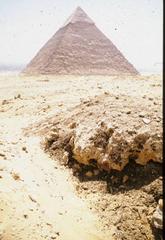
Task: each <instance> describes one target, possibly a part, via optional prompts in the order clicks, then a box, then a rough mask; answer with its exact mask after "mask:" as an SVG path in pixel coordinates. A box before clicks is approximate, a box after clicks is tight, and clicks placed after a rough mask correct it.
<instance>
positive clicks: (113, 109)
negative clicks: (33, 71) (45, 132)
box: [46, 95, 162, 171]
mask: <svg viewBox="0 0 165 240" xmlns="http://www.w3.org/2000/svg"><path fill="white" fill-rule="evenodd" d="M123 98H124V96H121V97H120V100H117V101H115V102H114V96H112V95H111V96H107V95H106V96H105V95H104V96H100V97H96V98H95V99H93V100H90V101H86V102H85V103H82V104H80V105H79V106H77V107H76V108H75V109H73V111H72V112H71V113H69V114H68V115H67V116H61V119H60V121H58V123H57V124H53V127H56V128H55V130H54V131H55V132H56V133H52V135H51V136H50V139H49V140H47V144H48V143H49V144H48V145H47V146H46V149H49V150H50V151H51V153H53V154H55V152H56V151H57V150H58V151H59V150H61V151H63V152H66V153H65V156H66V155H67V156H68V157H72V158H74V159H75V160H77V161H78V162H80V163H83V164H91V163H92V162H93V161H95V162H96V163H97V166H98V168H100V169H104V170H107V171H110V170H111V169H114V170H118V171H122V170H123V168H124V167H125V166H126V165H127V164H128V163H129V161H136V163H138V164H141V165H145V164H147V162H149V161H155V162H159V163H161V162H162V135H161V131H162V130H161V124H160V121H157V118H160V116H159V113H158V112H157V111H155V112H154V113H153V112H149V111H148V108H147V106H146V104H145V105H144V106H142V105H140V104H138V102H135V101H136V100H135V101H132V100H131V99H130V101H129V107H130V109H131V111H128V109H126V110H125V109H124V108H123V103H124V99H125V98H124V99H123ZM128 100H129V99H127V101H128ZM137 108H138V109H139V110H140V111H141V112H143V115H144V116H147V118H148V119H150V123H149V124H148V123H147V124H146V123H145V122H144V121H142V119H141V115H140V116H139V111H137ZM146 110H147V111H146ZM128 112H129V113H128ZM118 113H120V115H121V116H118ZM153 119H154V120H153Z"/></svg>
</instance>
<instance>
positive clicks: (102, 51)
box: [23, 7, 138, 75]
mask: <svg viewBox="0 0 165 240" xmlns="http://www.w3.org/2000/svg"><path fill="white" fill-rule="evenodd" d="M23 72H24V73H27V74H73V75H88V74H91V75H95V74H96V75H97V74H101V75H118V74H130V75H136V74H138V71H137V70H136V69H135V68H134V67H133V65H132V64H131V63H129V62H128V61H127V59H126V58H125V57H124V56H123V55H122V53H121V52H120V51H119V50H118V49H117V48H116V47H115V46H114V44H113V43H112V42H111V41H110V40H109V39H108V38H107V37H106V36H105V35H104V34H103V33H102V32H101V31H100V30H99V29H98V28H97V27H96V25H95V23H94V22H93V21H92V20H91V19H90V18H89V17H88V15H87V14H86V13H85V12H84V11H83V10H82V9H81V8H80V7H78V8H77V9H76V10H75V12H74V13H73V14H72V15H71V16H70V17H69V18H68V20H67V21H66V22H65V24H64V25H63V26H62V27H61V28H60V29H59V30H58V31H57V32H56V33H55V35H54V36H53V37H52V38H51V39H50V40H49V41H48V42H47V43H46V44H45V45H44V46H43V47H42V48H41V50H40V51H39V52H38V54H37V55H36V56H35V57H34V58H33V59H32V61H31V62H30V63H29V64H28V65H27V67H26V68H25V69H24V71H23Z"/></svg>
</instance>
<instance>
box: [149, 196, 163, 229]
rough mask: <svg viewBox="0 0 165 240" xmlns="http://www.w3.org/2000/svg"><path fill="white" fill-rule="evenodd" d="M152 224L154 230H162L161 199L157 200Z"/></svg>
mask: <svg viewBox="0 0 165 240" xmlns="http://www.w3.org/2000/svg"><path fill="white" fill-rule="evenodd" d="M152 222H153V225H154V227H155V228H158V229H163V199H160V200H159V203H158V205H157V208H156V210H155V212H154V214H153V217H152Z"/></svg>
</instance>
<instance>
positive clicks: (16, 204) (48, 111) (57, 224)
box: [0, 75, 162, 240]
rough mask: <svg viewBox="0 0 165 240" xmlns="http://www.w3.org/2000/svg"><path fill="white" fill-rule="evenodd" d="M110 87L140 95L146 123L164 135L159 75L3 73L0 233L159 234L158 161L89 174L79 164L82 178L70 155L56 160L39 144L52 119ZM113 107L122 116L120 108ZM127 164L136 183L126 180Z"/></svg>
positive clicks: (6, 237) (128, 238)
mask: <svg viewBox="0 0 165 240" xmlns="http://www.w3.org/2000/svg"><path fill="white" fill-rule="evenodd" d="M107 94H109V96H111V95H112V96H113V97H114V96H116V97H117V98H119V99H120V98H122V97H123V95H124V97H125V101H126V102H127V103H128V104H129V102H130V100H131V99H132V100H134V106H136V101H137V107H138V106H141V105H142V104H143V103H144V102H145V103H146V106H147V109H144V110H146V111H147V112H148V113H149V117H150V118H149V121H146V120H145V121H144V122H143V124H146V125H150V124H151V125H152V123H153V121H156V123H157V124H158V125H159V127H158V131H159V132H160V133H159V134H160V135H161V131H162V130H161V121H162V78H161V76H159V75H151V76H139V77H126V76H125V77H122V76H121V77H120V76H118V77H108V76H99V77H98V76H81V77H80V76H79V77H76V76H46V75H45V76H31V77H30V76H24V75H20V76H18V75H10V76H9V75H8V76H0V211H1V212H0V239H3V240H16V239H17V240H21V239H22V240H28V239H33V240H35V239H36V240H40V239H42V240H44V239H49V240H50V239H59V240H60V239H61V240H65V239H66V240H69V239H70V240H74V239H75V240H77V239H78V240H81V239H82V240H84V239H86V240H88V239H89V240H97V239H98V240H99V239H100V240H101V239H102V240H106V239H125V240H132V239H134V240H139V239H141V240H145V239H150V240H154V239H159V234H158V232H157V231H155V229H153V227H152V224H151V218H152V215H153V213H154V211H155V209H156V206H157V203H158V200H159V199H160V198H161V197H162V172H161V163H159V162H156V163H154V162H152V161H151V162H150V163H148V164H147V165H145V166H142V165H139V167H138V166H137V165H136V166H135V168H136V169H137V171H136V170H134V171H132V169H126V170H125V172H124V171H123V172H121V173H120V172H118V173H116V172H115V173H114V174H113V177H112V175H110V173H109V175H105V178H104V176H103V175H101V176H97V177H96V178H93V177H90V174H89V173H88V174H86V169H85V167H83V166H82V169H83V168H84V170H83V171H84V172H85V174H86V175H85V174H84V175H83V174H82V175H81V176H82V177H81V178H80V176H79V172H78V171H77V172H76V171H75V163H73V164H71V166H68V165H67V164H61V163H60V157H58V156H55V155H54V156H51V154H50V153H49V152H45V150H44V147H43V142H44V141H45V138H46V137H47V130H49V127H50V125H51V124H53V123H54V122H53V121H56V120H57V119H64V117H65V116H69V114H71V113H72V112H73V113H74V111H75V109H79V106H81V107H82V103H83V102H84V101H88V102H89V103H90V102H92V101H93V100H92V99H94V98H97V97H98V98H100V96H104V95H105V96H107ZM121 96H122V97H121ZM135 100H136V101H135ZM122 102H123V108H125V107H126V106H125V105H124V100H122ZM131 103H132V102H131ZM127 108H128V109H127V110H129V105H128V106H127ZM77 111H78V110H77ZM137 111H138V109H137ZM127 112H128V111H127ZM115 113H116V114H118V118H120V113H121V109H115V111H114V114H115ZM130 114H131V113H130ZM155 114H156V115H155ZM98 115H99V113H98ZM60 116H61V118H60ZM73 116H74V114H73ZM96 117H97V114H96ZM116 117H117V116H116ZM116 117H115V119H116ZM154 117H155V118H154ZM99 118H100V115H99ZM147 119H148V118H147ZM75 121H77V119H76V120H75ZM130 125H131V123H130ZM51 126H52V125H51ZM153 131H154V130H153ZM80 166H81V165H80ZM77 168H79V167H78V166H77ZM88 171H89V169H88ZM92 171H93V170H92ZM129 172H130V173H131V174H133V176H134V183H132V182H131V181H130V182H129V184H128V185H125V183H127V180H128V179H127V177H128V175H129ZM85 176H86V177H85ZM107 176H109V179H108V177H107ZM125 176H127V177H125ZM129 178H131V176H129ZM107 179H108V180H107ZM115 179H117V180H119V183H116V185H115V184H114V183H112V180H113V181H115ZM123 179H124V180H123ZM121 182H122V183H121Z"/></svg>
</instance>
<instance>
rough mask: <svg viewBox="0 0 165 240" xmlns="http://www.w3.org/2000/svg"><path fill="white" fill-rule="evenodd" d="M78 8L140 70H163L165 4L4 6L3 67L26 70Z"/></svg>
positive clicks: (0, 18) (84, 1)
mask: <svg viewBox="0 0 165 240" xmlns="http://www.w3.org/2000/svg"><path fill="white" fill-rule="evenodd" d="M77 6H80V7H82V8H83V9H84V10H85V11H86V13H87V14H88V15H89V16H90V17H91V18H92V19H93V20H94V22H95V23H96V25H97V26H98V27H99V28H100V30H101V31H102V32H103V33H104V34H105V35H106V36H107V37H109V38H110V39H111V41H112V42H113V43H114V44H115V45H116V46H117V48H118V49H119V50H120V51H121V52H122V53H123V54H124V56H125V57H126V58H127V59H128V60H129V61H130V62H131V63H132V64H134V65H135V67H136V68H137V69H138V70H141V69H146V70H151V71H154V70H156V69H161V63H162V51H163V50H162V49H163V48H162V45H163V32H162V28H163V0H0V64H27V63H28V62H29V61H30V60H31V59H32V58H33V57H34V55H35V54H36V53H37V52H38V50H39V49H40V48H41V47H42V46H43V45H44V44H45V43H46V42H47V41H48V40H49V38H50V37H52V35H54V33H55V32H56V31H57V30H58V29H59V28H60V27H61V26H62V25H63V23H64V22H65V20H66V19H67V18H68V16H69V15H71V14H72V12H73V11H74V10H75V8H76V7H77Z"/></svg>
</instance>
